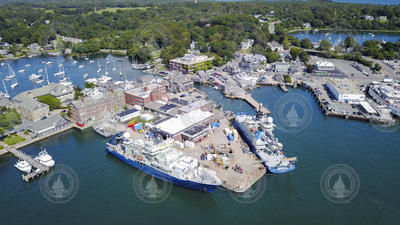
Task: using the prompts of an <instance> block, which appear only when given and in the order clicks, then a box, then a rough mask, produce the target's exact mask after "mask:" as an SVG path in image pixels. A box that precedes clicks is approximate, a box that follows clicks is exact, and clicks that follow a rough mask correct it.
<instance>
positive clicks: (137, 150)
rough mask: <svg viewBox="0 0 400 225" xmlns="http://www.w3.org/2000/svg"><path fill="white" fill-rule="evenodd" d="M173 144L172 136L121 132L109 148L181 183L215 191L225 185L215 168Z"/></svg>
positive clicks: (148, 170) (154, 173)
mask: <svg viewBox="0 0 400 225" xmlns="http://www.w3.org/2000/svg"><path fill="white" fill-rule="evenodd" d="M172 144H173V140H172V139H167V140H162V139H157V138H149V139H147V140H142V139H135V140H132V139H131V138H130V135H129V133H124V134H122V133H119V134H117V135H115V136H113V137H112V138H111V140H110V141H109V142H108V143H107V148H106V151H107V152H108V153H110V154H112V155H114V156H115V157H117V158H119V159H120V160H122V161H124V162H126V163H128V164H129V165H131V166H134V167H136V168H138V169H140V170H142V171H143V172H145V173H147V174H149V175H151V176H154V177H156V178H158V179H160V180H163V181H166V182H169V183H172V184H175V185H178V186H181V187H185V188H189V189H193V190H198V191H206V192H210V193H212V192H214V191H215V189H216V188H217V187H218V186H219V185H221V183H222V182H221V180H220V179H219V178H218V177H217V175H216V172H215V171H213V170H210V169H207V168H204V167H203V166H201V165H200V164H199V162H198V161H197V159H195V158H192V157H189V156H186V155H184V154H183V153H182V152H181V151H178V150H176V149H174V148H173V147H172Z"/></svg>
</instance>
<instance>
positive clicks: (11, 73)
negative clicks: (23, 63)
mask: <svg viewBox="0 0 400 225" xmlns="http://www.w3.org/2000/svg"><path fill="white" fill-rule="evenodd" d="M8 71H9V73H10V74H9V75H8V76H6V80H7V81H9V80H11V79H13V78H14V77H15V76H16V75H15V72H14V70H13V69H12V68H11V66H10V64H8Z"/></svg>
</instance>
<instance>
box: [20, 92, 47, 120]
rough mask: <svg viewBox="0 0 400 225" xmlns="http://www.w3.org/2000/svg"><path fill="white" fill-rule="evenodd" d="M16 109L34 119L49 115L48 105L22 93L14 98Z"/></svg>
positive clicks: (26, 116)
mask: <svg viewBox="0 0 400 225" xmlns="http://www.w3.org/2000/svg"><path fill="white" fill-rule="evenodd" d="M13 104H14V107H15V109H16V111H17V112H18V113H19V114H20V115H21V116H22V117H24V118H26V119H28V120H32V121H37V120H40V119H42V118H44V117H46V116H48V115H49V112H50V108H49V106H48V105H46V104H44V103H41V102H39V101H37V100H35V99H33V98H31V97H29V96H28V95H24V94H20V95H17V96H15V97H14V98H13Z"/></svg>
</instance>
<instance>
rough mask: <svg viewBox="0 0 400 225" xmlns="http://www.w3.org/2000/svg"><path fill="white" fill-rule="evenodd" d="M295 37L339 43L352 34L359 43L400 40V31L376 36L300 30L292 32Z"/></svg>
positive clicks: (360, 33) (365, 33) (364, 33)
mask: <svg viewBox="0 0 400 225" xmlns="http://www.w3.org/2000/svg"><path fill="white" fill-rule="evenodd" d="M290 35H291V36H293V37H297V38H298V39H299V40H301V39H304V38H308V39H310V40H311V41H312V42H317V41H319V40H327V41H330V42H331V43H332V44H333V45H337V44H339V42H340V41H341V42H344V40H345V39H346V37H347V36H349V35H350V36H352V37H353V38H354V39H355V40H356V41H357V42H358V43H360V44H362V43H364V41H368V40H378V41H386V42H389V41H391V42H396V41H398V40H400V34H399V33H374V35H375V36H372V35H371V33H370V32H357V33H351V32H346V33H345V32H340V31H338V32H333V33H332V31H318V32H313V31H300V32H294V33H291V34H290Z"/></svg>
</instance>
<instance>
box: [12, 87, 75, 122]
mask: <svg viewBox="0 0 400 225" xmlns="http://www.w3.org/2000/svg"><path fill="white" fill-rule="evenodd" d="M43 95H51V96H54V97H56V98H59V99H60V100H61V101H63V100H66V99H69V98H72V97H73V88H72V87H69V86H64V85H62V84H59V83H50V84H49V85H46V86H43V87H40V88H35V89H32V90H29V91H25V92H21V93H20V94H18V95H16V96H15V97H14V98H13V104H14V107H15V109H16V110H17V112H18V113H19V114H20V115H21V116H22V117H24V118H27V119H29V120H32V121H36V120H40V119H41V118H43V117H45V116H47V115H48V113H49V111H50V108H49V106H48V105H46V104H44V103H41V102H39V101H37V100H36V98H37V97H39V96H43Z"/></svg>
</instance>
